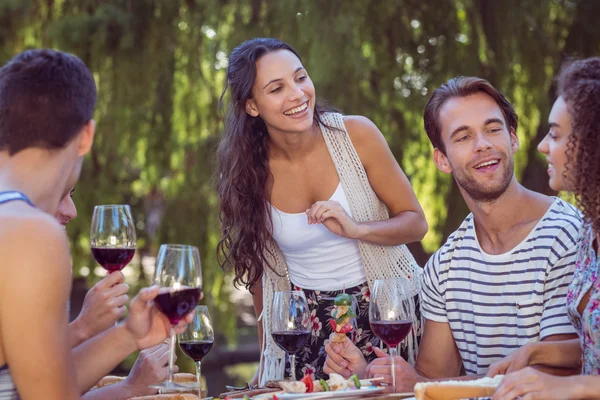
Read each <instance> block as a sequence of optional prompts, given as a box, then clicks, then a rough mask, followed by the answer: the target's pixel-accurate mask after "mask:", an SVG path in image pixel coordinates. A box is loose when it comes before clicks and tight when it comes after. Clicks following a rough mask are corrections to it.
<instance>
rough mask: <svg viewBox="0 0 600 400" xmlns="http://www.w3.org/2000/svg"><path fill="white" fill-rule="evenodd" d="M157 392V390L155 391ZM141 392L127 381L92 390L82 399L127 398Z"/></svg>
mask: <svg viewBox="0 0 600 400" xmlns="http://www.w3.org/2000/svg"><path fill="white" fill-rule="evenodd" d="M155 392H156V391H155ZM141 395H143V394H140V393H139V392H138V393H136V391H135V390H134V389H133V388H132V387H131V386H128V385H127V384H126V383H125V382H119V383H115V384H114V385H108V386H104V387H101V388H99V389H94V390H90V391H89V392H87V393H86V394H84V395H83V396H82V398H81V399H82V400H127V399H129V398H130V397H135V396H141Z"/></svg>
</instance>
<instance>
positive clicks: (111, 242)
mask: <svg viewBox="0 0 600 400" xmlns="http://www.w3.org/2000/svg"><path fill="white" fill-rule="evenodd" d="M90 245H91V248H92V255H93V256H94V258H95V259H96V261H97V262H98V264H100V265H101V266H102V267H103V268H104V269H106V270H107V271H108V272H109V273H111V272H115V271H120V270H122V269H123V268H125V266H126V265H127V264H129V262H130V261H131V259H132V258H133V255H134V254H135V245H136V234H135V225H134V223H133V217H132V216H131V209H130V208H129V206H128V205H126V204H116V205H103V206H96V207H94V215H93V217H92V228H91V232H90Z"/></svg>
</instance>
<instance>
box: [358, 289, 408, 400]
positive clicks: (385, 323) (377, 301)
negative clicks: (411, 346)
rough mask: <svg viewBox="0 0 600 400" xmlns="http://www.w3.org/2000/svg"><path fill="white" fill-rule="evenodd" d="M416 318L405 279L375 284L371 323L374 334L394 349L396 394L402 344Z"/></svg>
mask: <svg viewBox="0 0 600 400" xmlns="http://www.w3.org/2000/svg"><path fill="white" fill-rule="evenodd" d="M414 319H415V313H414V307H413V299H412V296H411V295H410V292H409V290H408V285H407V281H406V280H405V279H403V278H390V279H379V280H376V281H375V282H374V284H373V293H371V300H370V302H369V323H370V325H371V330H372V331H373V333H374V334H375V335H376V336H377V337H378V338H379V339H381V341H383V343H385V344H386V345H388V347H389V348H390V356H391V357H392V386H393V388H394V392H396V365H395V362H394V357H396V356H397V355H398V345H399V344H400V342H402V341H403V340H404V339H405V338H406V336H408V334H409V333H410V331H411V329H412V324H413V321H414Z"/></svg>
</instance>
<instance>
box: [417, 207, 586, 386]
mask: <svg viewBox="0 0 600 400" xmlns="http://www.w3.org/2000/svg"><path fill="white" fill-rule="evenodd" d="M581 223H582V221H581V217H580V213H579V212H578V211H577V209H575V208H574V207H573V206H572V205H570V204H569V203H567V202H565V201H563V200H560V199H558V198H557V199H556V200H555V201H554V203H553V204H552V205H551V207H550V208H549V209H548V211H547V212H546V214H545V215H544V216H543V217H542V219H540V221H539V222H538V223H537V225H536V226H535V228H534V229H533V230H532V231H531V232H530V234H529V235H528V236H527V237H526V238H525V239H524V240H523V241H522V242H521V243H520V244H519V245H517V246H516V247H515V248H514V249H512V250H511V251H509V252H507V253H504V254H500V255H491V254H487V253H485V252H484V251H483V250H482V249H481V247H480V246H479V242H478V240H477V235H476V234H475V226H474V223H473V215H472V214H470V215H469V216H467V218H466V219H465V220H464V221H463V223H462V224H461V226H460V227H459V228H458V229H457V230H456V231H455V232H454V233H453V234H452V235H451V236H450V237H449V238H448V241H447V242H446V243H445V244H444V246H443V247H442V248H441V249H439V250H438V251H437V252H436V253H435V254H434V255H433V256H432V257H431V258H430V259H429V261H428V262H427V265H426V266H425V272H424V285H423V293H422V297H423V315H424V317H425V318H427V319H429V320H431V321H436V322H447V323H449V324H450V329H451V330H452V334H453V336H454V340H455V342H456V345H457V347H458V350H459V352H460V355H461V358H462V360H463V365H464V368H465V371H466V373H467V375H479V374H485V373H486V372H487V369H488V367H489V366H490V364H492V363H494V362H496V361H498V360H500V359H502V358H503V357H505V356H506V355H508V354H510V353H512V352H513V351H514V350H515V349H517V348H519V347H521V346H523V345H524V344H526V343H529V342H535V341H539V340H542V339H544V338H545V337H547V336H551V335H559V334H574V333H576V332H575V329H574V328H573V326H572V325H571V323H570V322H569V319H568V317H567V309H566V295H567V291H568V287H569V283H570V282H571V278H572V276H573V272H574V270H575V255H576V245H577V243H576V242H577V238H578V234H579V232H578V231H579V229H580V227H581Z"/></svg>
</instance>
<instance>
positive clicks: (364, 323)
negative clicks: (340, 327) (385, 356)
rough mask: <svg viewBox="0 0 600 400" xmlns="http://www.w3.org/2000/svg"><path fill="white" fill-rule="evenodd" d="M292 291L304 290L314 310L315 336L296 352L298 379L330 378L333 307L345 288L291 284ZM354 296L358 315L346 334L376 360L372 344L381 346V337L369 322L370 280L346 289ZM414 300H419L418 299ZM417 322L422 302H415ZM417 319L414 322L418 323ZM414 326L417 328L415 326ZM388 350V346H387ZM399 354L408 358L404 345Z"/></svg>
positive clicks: (287, 369)
mask: <svg viewBox="0 0 600 400" xmlns="http://www.w3.org/2000/svg"><path fill="white" fill-rule="evenodd" d="M292 289H293V290H302V291H304V295H305V296H306V300H307V302H308V307H309V309H310V311H311V313H310V320H311V327H312V335H311V337H310V339H309V340H308V343H307V344H306V346H304V348H303V349H302V350H300V351H299V352H298V353H296V379H301V378H302V377H303V376H305V375H311V376H312V378H313V379H320V378H327V374H325V373H324V372H323V367H324V366H325V359H326V358H327V353H325V345H326V344H327V343H328V342H329V336H330V335H331V333H333V329H332V328H331V326H330V324H329V320H331V319H332V317H331V310H332V309H333V307H334V304H333V301H334V299H335V297H336V296H337V295H339V294H340V293H342V290H334V291H319V290H309V289H302V288H299V287H297V286H294V285H292ZM345 293H348V294H350V295H351V296H352V299H353V300H352V307H353V309H354V312H355V313H356V318H354V320H353V321H352V323H353V325H354V329H353V330H352V332H350V333H348V334H347V336H348V337H349V338H350V339H351V340H352V341H353V342H354V344H355V345H356V346H357V347H358V348H359V349H360V350H361V351H362V353H363V354H364V356H365V359H366V360H367V361H368V362H371V361H373V360H374V359H375V358H377V356H376V355H375V352H374V351H373V347H379V342H380V341H379V338H378V337H377V336H375V335H374V334H373V332H372V331H371V327H370V325H369V298H370V292H369V286H368V285H367V283H366V282H365V283H363V284H360V285H358V286H355V287H352V288H348V289H346V290H345ZM415 301H416V302H418V300H417V298H415ZM415 311H416V321H420V320H421V313H420V307H419V304H416V307H415ZM416 324H418V322H415V325H416ZM415 328H418V327H416V326H415ZM384 351H385V352H387V346H385V347H384ZM399 353H400V355H401V356H402V357H403V358H404V359H407V357H408V356H407V350H406V348H404V347H402V345H401V349H400V352H399ZM286 376H291V369H290V363H289V359H288V360H287V362H286Z"/></svg>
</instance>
